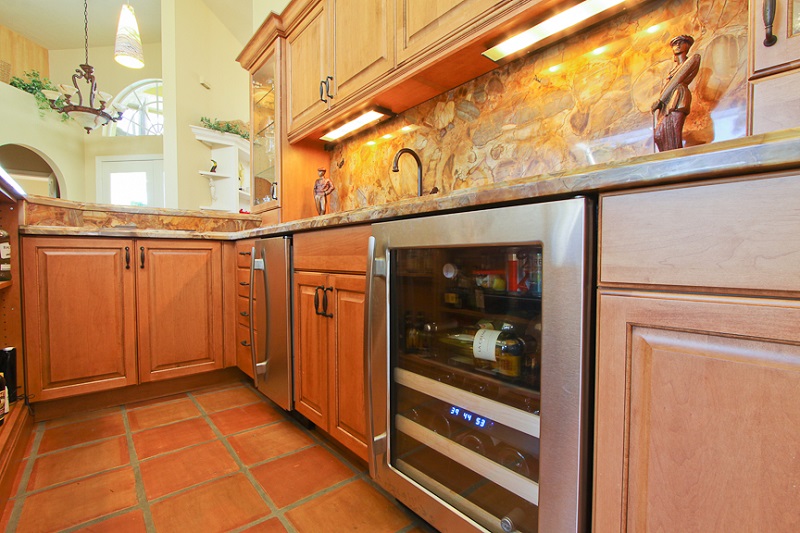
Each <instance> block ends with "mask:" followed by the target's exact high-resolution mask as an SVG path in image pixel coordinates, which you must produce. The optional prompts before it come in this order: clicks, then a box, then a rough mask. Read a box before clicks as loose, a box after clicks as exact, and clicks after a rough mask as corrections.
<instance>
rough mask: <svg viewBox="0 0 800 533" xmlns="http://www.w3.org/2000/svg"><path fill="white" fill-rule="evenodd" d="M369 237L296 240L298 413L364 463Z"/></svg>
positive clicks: (336, 234)
mask: <svg viewBox="0 0 800 533" xmlns="http://www.w3.org/2000/svg"><path fill="white" fill-rule="evenodd" d="M368 235H369V228H368V227H367V228H340V229H335V230H327V231H323V232H315V233H309V234H299V235H295V237H294V257H295V274H294V348H295V370H294V371H295V380H294V382H295V408H296V409H297V411H298V412H299V413H301V414H302V415H304V416H305V417H307V418H308V419H309V420H311V421H312V422H314V423H315V424H316V425H317V426H318V427H319V428H320V429H322V430H323V431H325V432H327V433H328V434H330V435H331V436H332V437H333V438H334V439H336V440H337V441H339V442H340V443H342V444H343V445H344V446H345V447H347V448H348V449H350V450H351V451H353V452H354V453H355V454H357V455H358V456H359V457H361V458H362V459H364V460H366V459H367V414H366V413H367V412H366V403H367V400H366V396H365V389H364V384H365V375H364V311H365V307H364V306H365V300H364V291H365V288H366V277H365V275H364V272H365V269H366V244H367V236H368Z"/></svg>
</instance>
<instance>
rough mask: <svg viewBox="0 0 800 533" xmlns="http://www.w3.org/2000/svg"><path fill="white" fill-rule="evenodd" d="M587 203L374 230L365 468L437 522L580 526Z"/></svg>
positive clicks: (482, 527)
mask: <svg viewBox="0 0 800 533" xmlns="http://www.w3.org/2000/svg"><path fill="white" fill-rule="evenodd" d="M591 213H592V205H591V202H590V200H588V199H586V198H572V199H567V200H561V201H554V202H548V203H541V204H531V205H522V206H511V207H501V208H495V209H487V210H482V211H473V212H467V213H455V214H448V215H438V216H432V217H426V218H416V219H410V220H399V221H392V222H385V223H378V224H374V225H373V231H372V237H371V239H370V259H369V264H368V272H367V276H368V283H367V291H368V294H367V320H368V327H367V332H368V333H367V339H366V350H365V352H366V359H367V361H366V362H367V393H368V395H369V402H370V404H371V411H370V423H371V436H372V439H371V442H370V474H371V475H372V476H373V478H374V479H375V480H376V481H377V482H378V483H379V484H380V485H381V486H382V487H383V488H385V489H386V490H387V491H388V492H390V493H391V494H392V495H394V496H395V497H396V498H397V499H398V500H400V501H401V502H403V503H404V504H405V505H407V506H408V507H409V508H411V509H412V510H413V511H415V512H416V513H417V514H419V515H420V516H421V517H422V518H424V519H425V520H426V521H428V522H429V523H430V524H431V525H433V526H434V527H436V528H437V529H439V530H441V531H445V532H447V531H457V532H461V531H470V530H474V531H497V532H512V531H521V532H524V533H528V532H536V531H543V532H553V531H558V532H566V531H583V530H585V529H586V527H587V526H586V524H587V522H586V520H587V514H588V513H587V509H586V506H587V505H588V504H587V483H588V479H587V475H588V472H587V462H588V457H587V454H588V451H587V450H588V444H587V441H588V435H587V421H588V416H589V413H588V408H587V401H588V393H587V387H588V365H589V350H588V339H589V334H588V328H589V326H588V324H589V320H588V317H589V308H590V302H589V299H590V296H591V284H592V277H591V269H590V263H589V261H588V260H587V257H588V254H589V253H590V245H591V242H590V238H591V237H590V236H591V235H592V231H591V229H592V228H591V224H592V216H591Z"/></svg>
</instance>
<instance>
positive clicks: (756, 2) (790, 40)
mask: <svg viewBox="0 0 800 533" xmlns="http://www.w3.org/2000/svg"><path fill="white" fill-rule="evenodd" d="M769 1H770V0H751V1H750V91H751V98H750V101H751V113H750V131H751V133H753V134H758V133H766V132H769V131H775V130H781V129H786V128H793V127H795V126H798V125H800V91H798V90H797V87H798V85H800V0H773V1H774V2H775V19H774V21H773V26H772V33H773V35H774V37H775V38H776V40H775V42H774V44H773V45H771V46H766V44H765V42H764V41H765V39H766V36H767V34H766V30H765V22H764V17H763V6H764V3H765V2H769Z"/></svg>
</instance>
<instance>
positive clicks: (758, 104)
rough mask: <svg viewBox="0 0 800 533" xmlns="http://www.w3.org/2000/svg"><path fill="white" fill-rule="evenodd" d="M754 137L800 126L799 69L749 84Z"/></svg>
mask: <svg viewBox="0 0 800 533" xmlns="http://www.w3.org/2000/svg"><path fill="white" fill-rule="evenodd" d="M752 84H753V85H752V91H753V98H752V102H753V111H752V118H751V128H752V132H753V134H758V133H767V132H769V131H777V130H783V129H787V128H794V127H796V126H800V90H798V89H797V87H798V86H800V69H797V70H792V71H790V72H785V73H783V74H777V75H775V76H769V77H768V78H761V79H760V80H755V81H753V82H752Z"/></svg>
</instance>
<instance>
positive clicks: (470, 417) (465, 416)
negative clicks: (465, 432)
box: [450, 405, 492, 428]
mask: <svg viewBox="0 0 800 533" xmlns="http://www.w3.org/2000/svg"><path fill="white" fill-rule="evenodd" d="M450 415H451V416H455V417H457V418H460V419H461V420H463V421H464V422H466V423H468V424H470V425H473V426H475V427H478V428H487V427H491V426H492V421H491V420H489V419H488V418H484V417H482V416H478V415H476V414H475V413H470V412H469V411H467V410H465V409H462V408H460V407H457V406H455V405H453V406H451V407H450Z"/></svg>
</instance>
